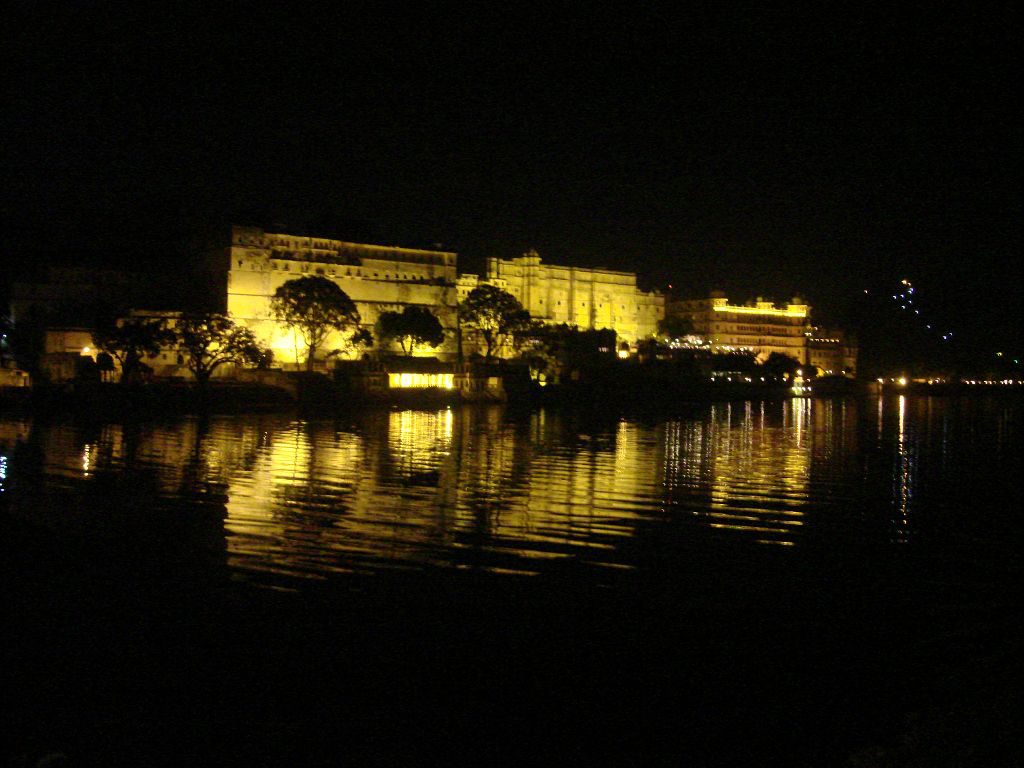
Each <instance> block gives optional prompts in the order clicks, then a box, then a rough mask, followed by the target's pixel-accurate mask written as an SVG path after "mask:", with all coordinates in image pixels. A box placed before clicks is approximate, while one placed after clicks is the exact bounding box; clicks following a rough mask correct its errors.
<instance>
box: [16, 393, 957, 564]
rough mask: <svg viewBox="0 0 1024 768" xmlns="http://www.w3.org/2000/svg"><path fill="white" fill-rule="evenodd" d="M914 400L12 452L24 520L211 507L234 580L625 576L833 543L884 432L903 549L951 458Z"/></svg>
mask: <svg viewBox="0 0 1024 768" xmlns="http://www.w3.org/2000/svg"><path fill="white" fill-rule="evenodd" d="M913 402H915V401H912V400H911V399H910V398H908V397H907V396H901V397H900V398H899V399H898V400H894V399H890V400H889V401H887V403H883V402H881V401H880V402H879V405H878V409H877V412H876V409H875V407H874V405H875V404H874V403H872V402H869V403H867V406H866V408H864V409H863V410H862V411H860V412H859V411H858V407H859V406H858V404H857V402H856V401H835V402H832V401H822V400H817V401H812V400H810V399H807V398H794V399H792V400H789V401H785V402H739V403H721V404H709V405H708V406H706V407H704V408H703V409H701V410H698V411H697V412H696V413H694V414H692V415H690V416H688V417H685V418H670V419H666V420H662V421H660V422H657V423H652V424H645V423H642V422H638V421H635V420H631V419H624V418H617V419H616V418H611V419H606V420H602V421H598V422H596V423H594V421H593V420H590V421H584V420H580V419H576V418H574V417H572V416H571V415H568V414H566V413H564V412H560V411H551V410H541V411H538V412H535V413H532V414H529V415H527V416H523V417H517V418H511V417H509V416H508V414H507V413H506V411H505V410H503V409H502V408H500V407H482V408H464V409H454V410H453V409H447V408H446V409H443V410H436V411H424V410H410V409H407V410H392V411H386V410H380V411H374V412H371V413H368V414H365V415H362V416H359V417H358V418H355V419H354V420H352V421H348V422H335V421H333V420H313V421H302V420H295V419H293V418H290V417H287V416H282V415H259V416H241V417H223V418H216V419H212V420H210V421H209V422H208V423H204V422H199V421H197V420H194V419H193V420H183V421H179V422H174V423H169V424H159V425H158V424H150V425H120V424H103V425H97V426H90V427H75V426H71V425H51V426H46V427H40V428H37V429H32V428H29V427H27V426H25V425H24V424H22V425H21V426H18V424H15V423H13V422H10V423H8V424H6V426H5V430H6V431H5V432H4V431H0V437H2V436H3V435H5V434H7V435H9V437H10V440H6V441H5V445H7V448H5V449H4V450H3V451H0V454H2V455H3V456H4V457H5V463H6V474H7V477H6V478H5V481H4V489H5V494H4V495H5V498H9V497H12V496H13V497H14V498H12V499H11V502H12V508H14V509H17V510H18V511H19V514H23V515H31V516H34V517H35V518H36V519H38V520H40V521H41V522H45V523H46V524H48V525H54V526H59V525H61V524H62V521H65V520H67V519H68V518H69V517H71V516H75V515H78V516H79V517H81V518H82V520H84V521H85V522H83V523H82V524H83V525H85V524H91V522H90V521H92V522H95V521H97V520H107V519H110V520H111V521H114V522H116V521H117V520H118V519H120V518H119V517H118V515H120V516H121V517H122V518H123V517H124V510H123V509H122V507H125V506H129V507H131V509H132V510H134V511H133V512H132V514H134V515H136V516H137V515H138V514H143V513H144V511H145V510H146V509H150V508H156V507H158V506H161V505H166V504H167V503H171V502H174V504H177V505H178V506H175V507H173V508H174V509H186V510H192V509H194V508H195V506H196V505H201V506H202V508H203V509H204V510H205V511H204V512H203V513H202V514H203V515H205V516H206V517H204V519H205V520H206V521H207V523H206V524H205V525H206V526H207V527H206V528H205V529H204V530H205V531H206V533H204V535H209V536H210V537H212V538H211V541H213V540H217V542H218V543H216V544H211V546H214V547H215V548H217V549H218V550H219V551H221V552H222V553H223V555H224V557H226V561H227V563H228V565H229V566H230V567H231V568H232V569H234V570H235V571H236V572H244V573H252V572H263V573H275V574H288V575H290V576H297V577H301V578H324V577H327V576H329V575H330V574H332V573H336V572H346V571H351V570H379V569H385V568H395V567H398V568H410V567H412V568H418V567H422V566H424V565H428V564H429V565H436V566H442V567H454V568H479V569H484V570H491V571H494V572H516V573H533V572H537V571H539V570H542V569H543V568H544V567H546V564H547V563H548V562H549V561H551V560H565V559H567V558H576V559H580V560H583V561H585V562H588V563H594V564H596V565H599V566H603V567H613V568H622V567H627V568H628V567H631V566H632V565H633V564H634V563H633V561H632V560H631V556H629V555H628V554H626V553H627V552H628V551H630V550H629V548H628V547H625V546H624V545H625V543H626V542H628V541H630V540H635V539H637V538H638V537H648V536H650V535H652V534H651V531H652V530H656V529H657V526H659V525H664V524H666V523H671V524H673V525H677V526H678V525H684V526H685V530H687V531H690V533H689V534H687V535H688V536H691V537H694V538H695V539H696V538H699V536H701V535H704V536H715V537H720V538H725V539H727V540H734V541H736V542H738V543H742V542H751V543H754V542H761V543H766V544H773V545H787V546H792V545H794V544H799V543H801V542H803V541H805V540H806V538H807V536H808V535H809V527H810V529H811V530H812V531H816V532H819V533H821V532H823V531H824V535H829V531H830V528H829V526H832V525H835V524H836V522H835V520H837V519H838V518H833V517H831V516H832V515H833V510H838V511H836V512H835V513H834V514H836V515H838V514H839V513H840V512H842V510H848V509H850V508H852V507H855V506H856V507H857V508H858V509H862V508H863V505H861V504H860V499H861V498H862V497H863V491H861V490H860V487H861V486H860V485H859V484H862V483H863V482H865V480H864V478H865V476H866V475H865V472H866V471H867V470H865V466H868V468H869V469H870V465H865V464H864V463H863V459H862V457H863V456H864V450H865V446H863V445H861V444H860V440H859V439H858V434H866V435H868V436H871V435H873V434H874V433H876V432H880V433H881V434H883V435H884V436H885V441H882V442H879V441H874V440H869V441H868V442H869V444H868V446H867V449H868V450H869V451H870V452H871V453H870V455H873V456H877V457H878V458H879V459H880V460H881V461H880V462H879V463H877V464H876V465H875V466H877V467H878V473H877V477H878V478H879V480H880V481H881V482H880V484H879V486H878V487H879V489H880V493H883V494H884V497H885V498H884V499H882V498H879V503H878V507H879V508H883V507H886V506H888V507H889V508H890V509H891V513H889V514H887V515H886V520H887V521H891V522H887V525H889V526H890V527H889V529H888V530H889V531H890V533H891V538H892V540H893V541H896V542H900V543H902V542H906V541H907V540H908V539H909V538H910V537H911V536H913V535H914V516H915V504H916V495H915V494H916V488H917V482H918V481H917V473H918V471H919V467H918V459H917V457H918V454H919V451H920V436H921V435H922V434H923V433H922V432H921V429H922V428H923V427H922V426H921V425H922V424H925V425H931V424H932V422H934V423H935V426H934V428H932V427H930V426H929V427H928V429H929V430H930V431H929V432H927V434H928V435H932V436H933V438H934V441H935V442H936V448H935V455H937V456H940V457H941V460H942V465H941V466H942V467H943V468H945V467H946V466H947V464H948V463H950V462H952V461H953V460H954V458H955V456H954V454H953V453H952V451H953V447H955V445H956V443H955V442H954V441H953V439H952V438H951V437H950V429H951V427H950V423H951V422H950V421H949V419H948V418H947V416H946V415H944V412H940V411H938V410H936V408H935V407H934V406H933V405H932V404H930V403H929V404H928V405H927V407H924V406H920V405H918V406H913V407H912V404H913ZM859 414H860V415H859ZM858 420H861V421H862V422H863V427H864V430H863V432H860V431H859V429H860V428H859V427H858ZM0 424H2V422H0ZM12 446H14V447H15V448H16V450H12V449H11V447H12ZM19 446H20V447H19ZM32 446H35V447H32ZM29 449H31V450H29ZM19 451H21V453H20V455H19V453H18V452H19ZM33 462H35V463H36V464H38V467H39V470H38V471H39V472H42V473H43V474H44V475H45V477H46V478H47V480H46V482H45V483H35V484H34V485H31V486H29V485H27V484H26V483H24V482H23V483H22V484H21V489H20V491H19V489H18V488H17V487H16V486H17V478H18V475H19V467H21V470H20V472H21V473H22V474H24V473H25V472H26V471H27V470H26V469H25V468H26V467H29V466H32V464H33ZM869 474H870V473H869ZM12 488H14V489H15V491H16V492H15V493H13V494H12V493H11V492H10V490H11V489H12ZM858 494H860V495H858ZM182 505H184V506H182ZM83 510H87V511H88V514H87V515H84V516H83V515H82V512H83ZM140 510H142V512H140ZM175 514H178V513H177V512H176V513H175ZM188 514H195V513H194V512H189V513H188ZM812 524H813V525H812ZM701 532H703V533H701Z"/></svg>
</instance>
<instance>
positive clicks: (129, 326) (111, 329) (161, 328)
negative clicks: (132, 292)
mask: <svg viewBox="0 0 1024 768" xmlns="http://www.w3.org/2000/svg"><path fill="white" fill-rule="evenodd" d="M174 340H175V338H174V332H173V331H170V330H168V329H167V324H166V322H165V321H164V320H162V319H160V318H148V317H129V318H127V319H125V320H122V321H120V322H118V323H116V324H111V325H104V326H102V327H100V328H97V329H96V330H95V331H93V334H92V341H93V344H95V345H96V347H97V348H98V349H101V350H103V351H104V352H106V353H107V354H109V355H110V356H111V357H113V358H115V359H117V361H118V362H120V363H121V381H129V380H130V379H131V378H132V377H133V376H134V375H135V374H136V373H137V372H138V371H139V370H141V369H142V367H143V363H142V358H143V357H156V356H157V355H159V354H160V350H161V348H162V347H164V346H165V345H168V344H173V343H174Z"/></svg>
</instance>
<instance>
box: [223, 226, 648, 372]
mask: <svg viewBox="0 0 1024 768" xmlns="http://www.w3.org/2000/svg"><path fill="white" fill-rule="evenodd" d="M226 259H227V266H226V282H227V306H226V307H225V309H226V310H227V312H228V313H230V314H231V316H232V317H234V318H235V319H237V320H239V321H240V322H242V323H244V324H245V325H247V326H248V327H249V328H251V329H252V330H253V331H254V332H255V333H256V335H257V336H258V337H259V338H260V339H261V341H263V342H264V343H265V344H267V345H268V346H270V348H271V349H273V350H274V354H275V357H276V359H277V360H278V361H279V362H284V363H299V362H302V360H303V355H304V349H305V348H304V345H303V344H302V342H301V341H300V340H298V339H297V338H296V337H295V335H294V332H293V331H291V330H289V329H288V328H286V327H284V326H282V325H281V324H279V323H278V322H276V321H275V320H274V319H273V318H272V316H271V313H270V300H271V298H272V297H273V295H274V292H275V291H276V290H277V289H278V288H279V287H280V286H281V285H283V284H284V283H285V282H287V281H288V280H292V279H295V278H297V277H303V276H306V275H319V276H322V277H326V278H328V279H329V280H332V281H333V282H334V283H336V284H337V285H338V286H339V287H340V288H341V289H342V290H343V291H345V293H346V294H348V295H349V296H350V297H351V298H352V300H353V301H354V302H355V304H356V308H357V309H358V310H359V314H360V318H361V322H362V325H363V327H364V328H366V329H368V330H372V329H373V326H374V325H375V324H376V322H377V319H378V318H379V317H380V314H381V313H382V312H387V311H401V309H402V308H403V307H405V306H409V305H414V306H423V307H426V308H428V309H430V311H431V312H433V313H434V314H435V315H437V317H438V319H439V320H440V321H441V325H442V327H443V328H444V329H445V343H444V345H443V346H442V347H441V348H440V349H438V350H426V349H424V350H422V351H423V353H424V354H430V355H435V354H439V355H440V356H441V357H442V358H444V357H451V356H453V355H454V354H455V353H456V350H457V338H456V336H457V317H456V310H457V306H458V302H459V301H460V300H462V299H464V298H465V297H466V295H468V294H469V292H470V291H471V290H473V288H475V287H477V286H478V285H480V284H482V283H487V284H490V285H494V286H496V287H499V288H501V289H503V290H506V291H508V292H509V293H511V294H512V295H513V296H515V297H516V298H517V299H518V300H519V301H520V303H522V305H523V307H524V308H526V309H527V310H528V311H529V312H530V314H531V316H533V317H534V318H536V319H538V320H542V321H544V322H548V323H552V324H560V323H566V324H568V325H571V326H576V327H578V328H581V329H585V330H586V329H600V328H610V329H612V330H614V331H615V332H616V333H617V334H618V335H619V337H620V338H621V339H622V340H624V341H628V342H636V341H638V340H640V339H642V338H645V337H650V336H652V335H653V334H654V333H655V332H656V330H657V327H658V322H659V321H660V320H661V319H662V317H664V311H665V304H664V297H663V296H662V295H661V294H659V293H656V292H650V293H648V292H644V291H641V290H639V289H638V288H637V283H636V275H635V274H633V273H630V272H615V271H611V270H603V269H583V268H577V267H562V266H556V265H551V264H543V263H542V262H541V259H540V256H538V255H537V253H536V252H532V251H531V252H529V253H527V254H525V255H524V256H521V257H519V258H515V259H498V258H490V259H488V260H487V275H486V277H484V278H480V276H478V275H473V274H467V275H462V276H458V274H457V259H458V256H457V254H455V253H452V252H449V251H432V250H420V249H412V248H398V247H392V246H383V245H367V244H363V243H351V242H346V241H341V240H331V239H326V238H322V237H309V236H299V235H288V234H279V233H271V232H266V231H264V230H263V229H259V228H256V227H240V226H235V227H232V230H231V244H230V246H229V247H228V249H227V253H226ZM222 270H223V267H222ZM463 342H464V343H463V347H464V352H466V353H469V352H472V351H474V350H475V346H476V345H475V344H474V340H473V337H472V335H471V334H467V335H466V336H465V338H464V339H463ZM342 345H343V340H342V339H340V338H332V339H330V340H328V343H327V344H325V345H324V351H329V350H331V349H333V348H339V347H341V346H342ZM347 352H351V350H349V351H347Z"/></svg>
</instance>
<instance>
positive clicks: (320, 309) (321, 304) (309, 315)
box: [270, 276, 360, 371]
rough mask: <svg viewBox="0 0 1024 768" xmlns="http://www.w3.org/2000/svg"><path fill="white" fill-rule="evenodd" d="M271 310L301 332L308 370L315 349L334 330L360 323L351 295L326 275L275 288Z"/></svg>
mask: <svg viewBox="0 0 1024 768" xmlns="http://www.w3.org/2000/svg"><path fill="white" fill-rule="evenodd" d="M270 311H271V314H272V315H273V316H274V318H275V319H277V320H278V321H280V322H282V323H284V324H285V325H287V326H288V327H289V328H292V329H294V330H296V331H298V333H299V335H300V336H302V340H303V341H304V342H305V344H306V349H307V356H306V370H307V371H312V370H313V361H314V360H315V358H316V351H317V349H319V348H320V346H321V345H322V344H323V343H324V341H325V340H326V339H327V337H328V336H329V335H330V334H331V333H332V332H333V331H338V332H339V333H344V332H345V331H347V330H349V329H350V328H358V326H359V320H360V317H359V310H357V309H356V305H355V302H353V301H352V299H350V298H349V296H348V294H347V293H345V292H344V291H343V290H341V288H339V287H338V286H337V285H336V284H335V283H333V282H332V281H330V280H328V279H327V278H326V277H313V276H310V277H300V278H297V279H295V280H289V281H288V282H286V283H285V284H284V285H282V286H281V287H279V288H278V289H277V290H276V291H274V297H273V298H272V299H271V300H270Z"/></svg>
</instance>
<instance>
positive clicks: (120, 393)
mask: <svg viewBox="0 0 1024 768" xmlns="http://www.w3.org/2000/svg"><path fill="white" fill-rule="evenodd" d="M829 384H830V386H828V387H825V386H821V387H820V388H819V387H812V390H811V392H809V393H797V392H794V391H793V388H792V387H790V386H786V385H775V384H761V383H758V384H749V383H743V382H732V383H722V382H716V383H709V382H706V381H694V380H688V379H675V380H667V379H663V378H661V377H658V378H648V379H638V378H636V377H634V378H633V380H632V381H630V380H626V381H621V382H616V381H598V382H591V383H570V384H562V385H553V386H549V387H545V388H541V387H537V386H535V385H530V386H526V387H523V386H519V387H516V388H515V389H513V390H512V391H510V392H509V396H508V398H507V399H506V400H492V399H487V400H466V399H463V398H462V397H460V396H459V393H458V392H457V391H452V390H444V389H424V390H396V391H392V392H387V393H373V394H370V393H357V392H353V390H352V389H351V387H347V386H345V385H344V383H339V382H335V381H332V380H331V379H329V378H328V377H326V376H318V377H315V378H310V377H305V378H300V379H299V380H298V386H297V387H296V391H295V393H292V392H289V391H287V390H284V389H281V388H278V387H274V386H268V385H265V384H258V383H251V382H235V381H230V382H228V381H218V382H215V383H211V384H210V385H209V386H208V388H207V389H206V390H205V391H202V390H199V389H198V388H196V387H195V386H194V385H192V384H189V383H182V382H152V383H145V384H132V385H121V384H113V383H108V384H95V383H89V384H85V385H82V384H78V385H64V386H47V387H37V388H18V389H13V388H11V389H7V390H4V391H3V392H0V413H4V414H14V413H26V414H30V415H36V416H38V415H46V414H67V415H83V414H85V415H93V416H97V417H111V416H124V415H128V416H144V417H146V416H160V415H163V416H170V417H177V416H194V415H199V416H202V415H228V414H236V413H267V412H271V413H276V412H289V411H298V412H300V413H302V412H305V411H308V410H310V409H322V410H323V411H324V412H344V411H346V410H350V409H352V408H360V409H365V408H370V409H375V408H388V409H390V408H394V407H399V408H412V409H423V408H426V409H432V408H444V407H450V406H455V405H460V406H461V405H470V406H473V405H505V406H507V407H510V408H536V407H569V408H616V409H623V408H625V409H627V410H633V409H637V408H640V409H642V410H663V411H666V412H671V411H673V410H676V409H678V408H680V407H690V406H694V405H700V404H704V403H715V402H742V401H781V400H789V399H793V398H796V397H804V398H812V399H832V398H863V397H877V396H880V395H886V396H892V395H909V396H914V397H954V398H961V397H993V396H995V397H1006V396H1010V397H1012V396H1019V395H1020V392H1021V388H1020V387H1010V386H998V385H991V386H988V385H973V386H972V385H968V384H942V385H928V384H916V385H915V384H909V385H906V386H902V387H901V386H893V385H888V386H879V385H878V384H877V383H876V382H866V381H855V380H850V381H848V382H839V384H838V386H837V385H835V384H834V383H832V382H829Z"/></svg>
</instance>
